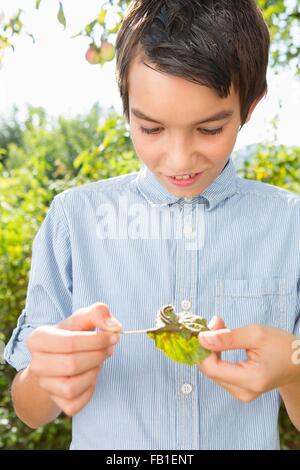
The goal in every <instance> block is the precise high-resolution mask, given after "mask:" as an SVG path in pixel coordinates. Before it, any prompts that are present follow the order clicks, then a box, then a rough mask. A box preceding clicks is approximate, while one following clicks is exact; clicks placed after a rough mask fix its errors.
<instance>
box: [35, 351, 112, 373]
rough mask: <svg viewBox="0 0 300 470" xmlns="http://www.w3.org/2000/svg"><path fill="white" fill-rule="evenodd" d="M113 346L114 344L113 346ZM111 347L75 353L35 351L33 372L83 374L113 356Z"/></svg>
mask: <svg viewBox="0 0 300 470" xmlns="http://www.w3.org/2000/svg"><path fill="white" fill-rule="evenodd" d="M111 348H113V346H112V347H111ZM112 353H113V351H112V350H111V349H110V348H107V349H102V350H101V351H89V352H79V353H73V354H47V353H42V352H41V353H40V352H38V353H35V355H34V357H33V359H32V362H31V365H30V367H31V371H32V373H33V374H35V375H38V376H44V377H65V376H68V377H71V376H74V375H78V374H82V373H83V372H86V371H88V370H91V369H94V368H95V367H97V366H99V365H100V364H101V363H102V362H103V361H104V360H105V359H107V358H108V357H110V356H111V354H112Z"/></svg>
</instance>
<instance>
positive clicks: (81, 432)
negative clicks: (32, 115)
mask: <svg viewBox="0 0 300 470" xmlns="http://www.w3.org/2000/svg"><path fill="white" fill-rule="evenodd" d="M116 51H117V79H118V85H119V88H120V93H121V97H122V100H123V107H124V114H125V116H126V118H127V120H128V122H129V124H130V129H131V137H132V141H133V144H134V146H135V149H136V152H137V154H138V155H139V157H140V158H141V160H142V161H143V163H144V165H143V167H142V169H141V170H140V171H139V172H136V173H132V174H128V175H123V176H120V177H115V178H110V179H108V180H106V181H99V182H96V183H91V184H87V185H84V186H81V187H78V188H74V189H71V190H67V191H64V192H63V193H61V194H59V195H58V196H56V197H55V198H54V200H53V202H52V204H51V206H50V209H49V211H48V214H47V216H46V219H45V221H44V223H43V224H42V226H41V228H40V230H39V232H38V234H37V236H36V238H35V240H34V244H33V256H32V269H31V274H30V283H29V287H28V293H27V301H26V306H25V309H24V310H23V312H22V315H21V316H20V318H19V321H18V325H17V328H16V329H15V331H14V332H13V336H12V338H11V340H10V342H9V344H8V346H7V348H6V359H7V361H8V362H9V363H10V364H12V365H13V366H14V367H15V368H16V369H17V370H18V371H19V372H18V374H17V376H16V378H15V380H14V383H13V387H12V397H13V402H14V406H15V410H16V413H17V415H18V416H19V417H20V419H22V420H23V421H24V422H25V423H27V424H28V425H29V426H31V427H33V428H36V427H38V426H41V425H43V424H45V423H47V422H49V421H51V420H53V419H55V417H56V416H58V415H59V413H60V412H61V411H64V412H65V413H67V414H68V415H70V416H73V440H72V444H71V447H70V448H71V449H160V450H162V449H167V450H170V449H172V450H178V449H191V450H196V449H278V448H279V439H278V431H277V421H278V409H279V405H280V401H281V399H283V400H284V402H285V405H286V407H287V411H288V413H289V415H290V418H291V419H292V421H293V423H294V424H295V426H296V427H297V428H298V429H300V370H299V369H300V366H299V362H300V361H299V360H298V359H299V357H298V356H297V355H295V352H296V350H293V348H297V346H298V343H297V338H298V337H299V336H300V306H299V297H300V296H299V277H300V276H299V272H300V252H299V251H300V250H299V222H300V217H299V214H300V210H299V209H300V207H299V206H300V198H299V196H296V195H295V194H293V193H290V192H288V191H285V190H282V189H280V188H277V187H274V186H271V185H267V184H262V183H259V182H256V181H249V180H244V179H242V178H239V177H237V175H236V173H235V169H234V166H233V162H232V159H231V158H230V154H231V152H232V150H233V147H234V144H235V141H236V138H237V134H238V131H239V129H240V127H241V126H243V125H244V124H245V123H246V122H247V121H249V119H250V117H251V114H252V112H253V110H254V108H255V106H256V105H257V103H258V102H259V100H260V99H261V98H262V97H263V96H264V95H265V93H266V90H267V84H266V70H267V63H268V52H269V33H268V30H267V27H266V25H265V23H264V21H263V19H262V15H261V12H260V11H259V10H258V8H257V7H256V4H255V1H252V0H238V1H231V2H228V1H225V0H224V1H220V0H218V1H214V0H188V1H187V0H185V1H183V0H182V1H179V0H177V1H175V0H170V1H160V0H149V1H145V0H136V1H133V2H132V3H131V4H130V6H129V9H128V11H127V13H126V16H125V18H124V21H123V23H122V25H121V29H120V31H119V33H118V37H117V43H116ZM189 175H192V177H191V178H190V177H189ZM137 213H138V215H139V217H138V218H137V216H136V214H137ZM132 217H133V220H132ZM103 219H104V223H103ZM158 228H159V229H162V231H159V234H158V233H157V232H155V230H156V229H158ZM168 229H169V231H168ZM162 232H163V233H162ZM167 303H172V304H173V305H174V306H175V308H176V311H181V310H182V309H185V310H189V309H190V310H191V311H192V312H193V313H195V314H198V315H202V316H204V317H206V318H210V317H211V316H214V318H212V320H211V323H210V327H211V329H212V330H214V331H211V332H208V333H207V334H200V335H199V341H200V343H201V344H203V345H204V346H206V347H208V348H209V349H211V350H212V351H213V353H212V354H211V356H210V357H208V358H207V359H206V360H205V361H204V362H203V363H202V364H199V365H197V366H196V367H187V366H185V365H183V364H180V363H175V362H173V361H171V360H169V359H168V358H167V357H166V356H165V355H164V354H162V353H161V352H160V351H158V350H156V349H155V346H154V342H152V341H150V340H149V338H148V337H147V336H146V335H124V336H122V335H121V334H119V333H120V332H119V328H120V325H119V324H118V323H115V325H114V322H113V320H114V317H116V318H118V319H119V320H120V322H121V324H122V325H123V327H124V329H126V330H127V329H129V330H130V329H143V328H148V327H151V326H153V320H154V317H155V314H156V312H157V310H158V308H159V307H161V306H162V305H165V304H167ZM106 320H110V323H111V325H110V326H109V325H107V324H106V323H105V321H106ZM226 327H227V328H226ZM229 328H230V329H229ZM95 329H96V331H95ZM99 329H100V331H99ZM121 337H122V338H121ZM117 343H118V347H117V348H116V349H115V348H114V346H115V345H116V344H117ZM112 345H113V346H112ZM221 351H224V352H223V354H222V358H221V356H220V354H221ZM293 353H294V355H293Z"/></svg>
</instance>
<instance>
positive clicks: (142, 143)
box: [131, 129, 155, 164]
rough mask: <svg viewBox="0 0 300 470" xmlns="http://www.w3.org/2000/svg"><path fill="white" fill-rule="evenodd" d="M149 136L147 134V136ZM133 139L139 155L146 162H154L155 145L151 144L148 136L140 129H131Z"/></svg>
mask: <svg viewBox="0 0 300 470" xmlns="http://www.w3.org/2000/svg"><path fill="white" fill-rule="evenodd" d="M146 137H147V136H146ZM131 140H132V143H133V146H134V148H135V151H136V153H137V155H138V157H139V158H140V159H141V160H143V161H144V162H145V163H146V164H148V162H149V163H150V162H153V161H154V159H155V154H154V151H153V145H151V144H149V142H148V141H147V138H145V136H144V135H143V134H142V133H141V132H140V131H139V130H138V129H132V130H131Z"/></svg>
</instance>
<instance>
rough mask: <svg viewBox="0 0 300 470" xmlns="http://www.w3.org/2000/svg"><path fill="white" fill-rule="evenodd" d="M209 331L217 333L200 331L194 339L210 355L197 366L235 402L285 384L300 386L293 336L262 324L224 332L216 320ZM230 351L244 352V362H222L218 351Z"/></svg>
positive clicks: (246, 400) (221, 321)
mask: <svg viewBox="0 0 300 470" xmlns="http://www.w3.org/2000/svg"><path fill="white" fill-rule="evenodd" d="M220 325H221V326H220ZM210 328H211V329H212V330H218V331H213V332H202V333H200V334H199V336H198V338H199V342H200V344H201V345H202V346H204V347H205V348H207V349H210V350H211V351H213V352H214V353H213V354H211V355H210V356H209V357H208V358H207V359H205V360H204V361H203V362H202V363H201V364H198V365H197V367H198V369H199V370H200V371H201V372H203V373H204V374H205V375H206V376H207V377H208V378H210V379H212V380H214V381H215V382H216V383H217V384H219V385H220V386H221V387H223V388H224V389H225V390H227V391H228V392H229V393H230V394H231V395H233V396H234V397H235V398H237V399H238V400H242V401H245V402H250V401H252V400H254V399H255V398H257V397H258V396H260V395H262V394H263V393H264V392H267V391H269V390H272V389H274V388H282V389H284V387H285V386H286V385H289V384H297V383H298V384H299V387H300V364H299V361H295V360H293V357H294V356H295V346H294V345H295V344H296V343H294V342H295V341H296V340H297V339H298V342H299V338H297V337H296V336H294V335H292V334H290V333H289V332H287V331H285V330H281V329H279V328H274V327H270V326H264V325H249V326H246V327H244V328H236V329H235V330H229V329H224V322H223V320H221V319H219V318H217V319H216V320H215V325H213V326H210ZM218 328H222V329H218ZM233 349H245V350H246V351H247V356H248V359H247V360H246V361H241V362H236V363H233V362H225V361H222V359H221V351H227V350H233Z"/></svg>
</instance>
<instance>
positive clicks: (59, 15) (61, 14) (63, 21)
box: [57, 2, 66, 29]
mask: <svg viewBox="0 0 300 470" xmlns="http://www.w3.org/2000/svg"><path fill="white" fill-rule="evenodd" d="M57 19H58V21H59V22H60V24H62V25H63V27H64V29H65V28H66V18H65V14H64V9H63V6H62V3H61V2H59V10H58V13H57Z"/></svg>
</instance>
